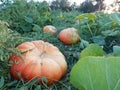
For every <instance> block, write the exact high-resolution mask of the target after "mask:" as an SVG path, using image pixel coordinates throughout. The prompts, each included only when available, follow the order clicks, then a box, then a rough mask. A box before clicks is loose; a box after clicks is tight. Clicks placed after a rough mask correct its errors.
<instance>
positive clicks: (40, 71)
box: [9, 40, 67, 85]
mask: <svg viewBox="0 0 120 90" xmlns="http://www.w3.org/2000/svg"><path fill="white" fill-rule="evenodd" d="M17 49H18V50H20V52H21V56H18V55H16V54H13V55H12V56H11V57H10V59H9V62H10V63H11V64H12V65H11V66H10V72H11V75H12V76H13V77H14V78H15V79H17V80H19V79H21V78H22V79H23V80H24V81H30V80H32V79H34V78H38V80H39V81H40V83H41V82H42V77H46V79H47V80H48V82H47V85H51V84H53V83H55V82H56V81H58V80H60V79H61V78H62V76H63V75H64V74H65V73H66V69H67V63H66V61H65V57H64V55H63V54H62V53H61V52H60V51H59V49H58V48H57V47H55V46H53V45H52V44H50V43H48V42H44V41H41V40H36V41H31V42H24V43H22V44H20V45H19V46H17Z"/></svg>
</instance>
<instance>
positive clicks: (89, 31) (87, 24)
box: [87, 23, 93, 36]
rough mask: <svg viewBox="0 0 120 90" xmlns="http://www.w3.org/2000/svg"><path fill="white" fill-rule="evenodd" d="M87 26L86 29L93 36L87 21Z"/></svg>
mask: <svg viewBox="0 0 120 90" xmlns="http://www.w3.org/2000/svg"><path fill="white" fill-rule="evenodd" d="M87 26H88V30H89V32H90V34H91V35H92V36H93V33H92V30H91V29H90V26H89V24H88V23H87Z"/></svg>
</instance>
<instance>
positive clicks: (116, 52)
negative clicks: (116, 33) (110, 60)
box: [113, 45, 120, 56]
mask: <svg viewBox="0 0 120 90" xmlns="http://www.w3.org/2000/svg"><path fill="white" fill-rule="evenodd" d="M113 56H120V46H117V45H116V46H113Z"/></svg>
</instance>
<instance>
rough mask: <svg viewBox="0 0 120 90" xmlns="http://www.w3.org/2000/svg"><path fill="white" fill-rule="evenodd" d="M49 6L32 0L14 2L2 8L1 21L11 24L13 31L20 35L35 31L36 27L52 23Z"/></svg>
mask: <svg viewBox="0 0 120 90" xmlns="http://www.w3.org/2000/svg"><path fill="white" fill-rule="evenodd" d="M49 10H50V9H49V6H48V4H47V3H46V2H42V3H35V2H33V1H32V0H31V1H30V2H27V0H14V2H13V3H10V4H9V5H7V6H6V7H4V8H2V10H1V14H0V19H1V20H5V21H7V22H8V23H9V25H10V28H11V29H12V30H16V31H18V32H20V33H24V32H30V31H33V27H34V25H35V24H36V25H38V26H39V27H42V26H44V25H45V24H48V23H50V22H51V17H50V12H49Z"/></svg>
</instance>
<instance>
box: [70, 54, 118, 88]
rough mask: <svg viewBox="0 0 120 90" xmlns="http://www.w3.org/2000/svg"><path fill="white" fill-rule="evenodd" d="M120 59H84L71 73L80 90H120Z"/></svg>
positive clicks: (92, 57)
mask: <svg viewBox="0 0 120 90" xmlns="http://www.w3.org/2000/svg"><path fill="white" fill-rule="evenodd" d="M119 69H120V57H108V58H107V57H94V56H89V57H85V58H82V59H81V60H79V61H78V62H77V64H75V65H74V66H73V68H72V71H71V73H70V80H71V83H72V84H73V85H74V86H75V87H76V88H77V89H78V90H120V70H119Z"/></svg>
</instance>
